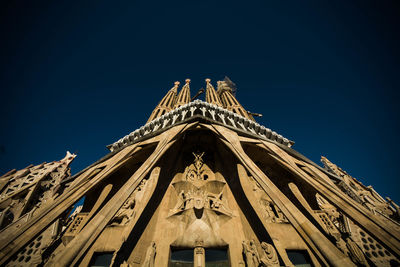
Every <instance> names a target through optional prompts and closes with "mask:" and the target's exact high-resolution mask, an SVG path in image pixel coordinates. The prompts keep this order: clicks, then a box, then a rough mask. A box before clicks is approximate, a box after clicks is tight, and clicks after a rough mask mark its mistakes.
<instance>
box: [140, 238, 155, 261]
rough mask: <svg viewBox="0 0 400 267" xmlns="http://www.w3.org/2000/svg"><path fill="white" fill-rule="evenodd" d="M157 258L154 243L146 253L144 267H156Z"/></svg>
mask: <svg viewBox="0 0 400 267" xmlns="http://www.w3.org/2000/svg"><path fill="white" fill-rule="evenodd" d="M155 258H156V243H155V242H154V241H152V242H151V245H150V247H149V248H148V249H147V251H146V257H145V259H144V264H143V266H144V267H154V266H155V265H154V261H155Z"/></svg>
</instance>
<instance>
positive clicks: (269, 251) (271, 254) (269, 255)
mask: <svg viewBox="0 0 400 267" xmlns="http://www.w3.org/2000/svg"><path fill="white" fill-rule="evenodd" d="M261 248H262V249H263V252H262V256H261V259H260V261H261V265H262V266H265V267H267V266H279V259H278V254H277V253H276V250H275V248H274V246H272V245H271V244H268V243H266V242H261Z"/></svg>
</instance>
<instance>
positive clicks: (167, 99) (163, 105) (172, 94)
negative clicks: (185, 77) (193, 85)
mask: <svg viewBox="0 0 400 267" xmlns="http://www.w3.org/2000/svg"><path fill="white" fill-rule="evenodd" d="M179 84H180V82H175V83H174V87H172V88H171V90H169V91H168V93H167V94H166V95H165V96H164V97H163V99H161V101H160V103H159V104H158V105H157V107H156V108H155V109H154V110H153V112H152V113H151V115H150V118H149V119H148V121H147V122H150V121H152V120H154V119H156V118H158V117H161V116H162V115H164V114H165V113H167V112H169V111H171V110H172V109H173V107H174V105H175V101H176V94H177V93H178V86H179ZM182 90H183V89H182Z"/></svg>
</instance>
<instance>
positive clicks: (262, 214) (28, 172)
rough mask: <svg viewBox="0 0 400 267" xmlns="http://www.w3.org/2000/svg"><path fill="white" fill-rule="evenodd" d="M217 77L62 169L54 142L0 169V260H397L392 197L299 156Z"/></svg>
mask: <svg viewBox="0 0 400 267" xmlns="http://www.w3.org/2000/svg"><path fill="white" fill-rule="evenodd" d="M217 85H218V86H217V90H215V88H214V87H213V85H212V84H211V82H210V80H209V79H207V80H206V90H205V91H206V94H205V100H206V101H200V100H194V99H191V96H190V80H186V83H185V84H184V85H183V87H182V89H181V90H180V91H179V90H178V89H179V82H176V83H175V85H174V86H173V88H172V89H171V90H169V92H168V93H167V94H166V95H165V97H164V98H163V99H162V100H161V101H160V103H159V104H158V105H157V107H156V108H155V109H154V111H153V112H152V114H151V115H150V118H149V120H148V122H147V123H146V125H144V126H143V127H141V128H140V129H137V130H135V131H133V132H132V133H131V134H129V135H127V136H125V137H123V138H121V139H120V140H118V141H117V142H115V143H113V144H111V145H109V146H108V148H109V149H110V153H109V154H108V155H106V156H105V157H103V158H102V159H100V160H98V161H97V162H95V163H94V164H92V165H91V166H88V167H87V168H86V169H84V170H82V171H80V172H79V173H77V174H76V175H74V176H70V172H69V164H70V163H71V161H72V160H73V159H74V157H75V155H73V154H70V153H67V155H66V157H65V158H64V159H62V160H60V161H55V162H51V163H43V164H41V165H38V166H28V167H27V168H25V169H23V170H20V171H15V170H13V171H11V172H9V173H7V174H5V175H3V176H2V177H0V265H1V266H36V265H39V266H125V267H127V266H135V267H136V266H146V267H153V266H171V267H174V266H196V267H201V266H237V267H239V266H248V267H256V266H398V265H399V262H400V261H399V258H400V224H399V221H400V220H399V219H400V213H399V206H397V205H396V204H395V203H393V202H392V201H391V200H390V199H388V198H387V199H386V200H385V199H384V198H382V197H381V196H380V195H379V194H378V193H377V192H376V191H375V190H374V189H373V188H372V187H371V186H364V185H363V184H362V183H360V182H359V181H357V180H356V179H355V178H353V177H352V176H350V175H349V174H348V173H346V172H345V171H344V170H342V169H340V168H339V167H338V166H336V165H335V164H333V163H331V162H330V161H329V160H328V159H326V158H324V157H322V163H323V165H324V168H322V167H320V166H319V165H317V164H316V163H314V162H312V161H310V160H309V159H307V158H306V157H304V156H303V155H301V154H300V153H298V152H297V151H295V150H294V149H292V148H291V147H292V145H293V142H292V141H290V140H288V139H286V138H284V137H283V136H281V135H279V134H277V133H276V132H274V131H272V130H270V129H268V128H265V127H264V126H262V125H259V124H258V123H257V122H256V121H255V120H254V118H253V115H254V114H251V113H249V112H248V111H247V110H246V109H245V108H244V107H243V106H242V105H241V104H240V103H239V102H238V100H237V99H236V98H235V96H234V84H233V83H232V82H231V81H230V80H228V79H225V80H224V81H218V82H217ZM178 91H179V93H178ZM83 197H84V202H83V203H84V204H83V206H79V207H76V205H77V203H80V202H79V200H81V199H82V198H83Z"/></svg>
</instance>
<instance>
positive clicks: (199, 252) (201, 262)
mask: <svg viewBox="0 0 400 267" xmlns="http://www.w3.org/2000/svg"><path fill="white" fill-rule="evenodd" d="M193 259H194V267H205V266H206V255H205V250H204V247H203V242H202V241H197V242H196V247H195V248H194V257H193Z"/></svg>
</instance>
